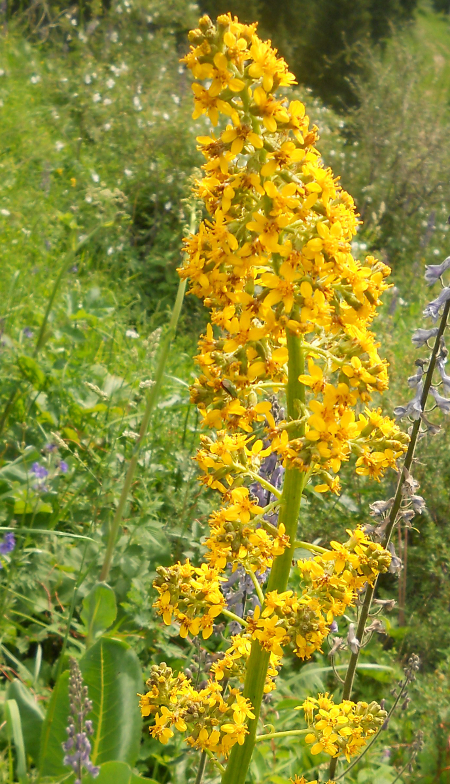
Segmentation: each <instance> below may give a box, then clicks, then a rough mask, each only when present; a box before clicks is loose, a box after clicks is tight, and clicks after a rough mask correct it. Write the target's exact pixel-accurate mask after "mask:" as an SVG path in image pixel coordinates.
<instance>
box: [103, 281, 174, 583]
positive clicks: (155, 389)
mask: <svg viewBox="0 0 450 784" xmlns="http://www.w3.org/2000/svg"><path fill="white" fill-rule="evenodd" d="M185 290H186V280H182V281H180V283H179V286H178V293H177V298H176V300H175V305H174V308H173V311H172V317H171V319H170V323H169V328H168V330H167V333H166V335H165V337H164V339H163V341H162V343H161V347H160V353H159V361H158V366H157V368H156V374H155V379H154V381H155V383H154V384H153V386H152V388H151V390H150V391H149V395H148V398H147V405H146V407H145V411H144V416H143V417H142V422H141V427H140V429H139V437H138V439H137V440H136V443H135V446H134V450H133V454H132V457H131V460H130V462H129V464H128V469H127V472H126V475H125V480H124V483H123V487H122V492H121V494H120V498H119V503H118V505H117V509H116V513H115V515H114V519H113V522H112V525H111V529H110V532H109V537H108V544H107V546H106V553H105V560H104V562H103V567H102V570H101V572H100V581H101V582H106V581H107V579H108V575H109V570H110V568H111V563H112V559H113V553H114V547H115V545H116V540H117V535H118V533H119V528H120V524H121V522H122V518H123V515H124V512H125V506H126V503H127V500H128V494H129V492H130V488H131V484H132V482H133V478H134V474H135V471H136V466H137V462H138V458H139V452H140V448H141V444H142V442H143V440H144V438H145V436H146V434H147V429H148V426H149V423H150V418H151V415H152V413H153V410H154V408H155V407H156V404H157V402H158V399H159V394H160V392H161V386H162V380H163V376H164V370H165V367H166V362H167V357H168V355H169V350H170V345H171V342H172V339H173V337H174V335H175V331H176V327H177V324H178V319H179V317H180V312H181V307H182V305H183V299H184V292H185Z"/></svg>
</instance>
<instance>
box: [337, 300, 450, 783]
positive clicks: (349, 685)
mask: <svg viewBox="0 0 450 784" xmlns="http://www.w3.org/2000/svg"><path fill="white" fill-rule="evenodd" d="M449 312H450V300H447V302H446V303H445V306H444V310H443V313H442V318H441V321H440V324H439V329H438V333H437V335H436V340H435V343H434V346H433V350H432V352H431V357H430V364H429V365H428V370H427V373H426V376H425V382H424V385H423V391H422V396H421V398H420V405H421V410H422V411H424V409H425V405H426V402H427V398H428V393H429V391H430V387H431V383H432V381H433V373H434V369H435V367H436V359H437V355H438V352H439V349H440V345H441V337H442V335H443V334H444V330H445V327H446V326H447V319H448V315H449ZM421 423H422V419H421V418H420V417H419V418H418V419H416V420H415V422H414V424H413V427H412V430H411V438H410V442H409V444H408V449H407V452H406V455H405V461H404V463H403V469H402V471H401V472H400V476H399V479H398V482H397V489H396V491H395V496H394V502H393V504H392V508H391V512H390V515H389V522H388V524H387V526H386V530H385V535H384V540H383V546H384V547H387V545H388V544H389V541H390V538H391V535H392V531H393V529H394V526H395V523H396V522H397V514H398V512H399V509H400V505H401V502H402V488H403V484H404V482H405V479H406V475H407V472H408V471H409V470H410V469H411V465H412V462H413V459H414V452H415V449H416V445H417V439H418V436H419V431H420V425H421ZM377 582H378V580H375V582H374V584H373V585H372V586H370V585H369V586H367V590H366V595H365V597H364V602H363V606H362V608H361V614H360V616H359V620H358V627H357V629H356V637H357V639H358V640H359V641H360V642H362V638H363V636H364V630H365V628H366V623H367V618H368V617H369V613H370V608H371V606H372V599H373V597H374V595H375V591H376V587H377ZM358 659H359V649H358V650H357V652H356V653H352V655H351V657H350V661H349V664H348V668H347V674H346V676H345V680H344V688H343V692H342V699H343V700H349V699H350V697H351V693H352V689H353V680H354V677H355V672H356V665H357V663H358ZM336 766H337V757H334V758H333V759H332V760H331V762H330V779H332V778H334V773H335V771H336Z"/></svg>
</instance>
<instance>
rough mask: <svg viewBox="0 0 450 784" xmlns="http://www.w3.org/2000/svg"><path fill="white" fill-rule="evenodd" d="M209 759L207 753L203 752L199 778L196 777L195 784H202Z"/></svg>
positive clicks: (198, 773) (198, 772)
mask: <svg viewBox="0 0 450 784" xmlns="http://www.w3.org/2000/svg"><path fill="white" fill-rule="evenodd" d="M207 759H208V755H207V753H206V751H202V753H201V754H200V764H199V766H198V771H197V776H196V777H195V784H202V779H203V774H204V772H205V768H206V762H207Z"/></svg>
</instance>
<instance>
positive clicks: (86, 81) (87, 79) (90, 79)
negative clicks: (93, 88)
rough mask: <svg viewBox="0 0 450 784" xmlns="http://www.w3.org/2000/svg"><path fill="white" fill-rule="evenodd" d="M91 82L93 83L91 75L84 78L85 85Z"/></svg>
mask: <svg viewBox="0 0 450 784" xmlns="http://www.w3.org/2000/svg"><path fill="white" fill-rule="evenodd" d="M91 82H92V76H91V74H86V76H85V77H84V83H85V84H90V83H91Z"/></svg>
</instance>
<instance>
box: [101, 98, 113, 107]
mask: <svg viewBox="0 0 450 784" xmlns="http://www.w3.org/2000/svg"><path fill="white" fill-rule="evenodd" d="M111 103H112V100H111V98H105V100H104V101H103V104H104V106H109V105H110V104H111Z"/></svg>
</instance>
